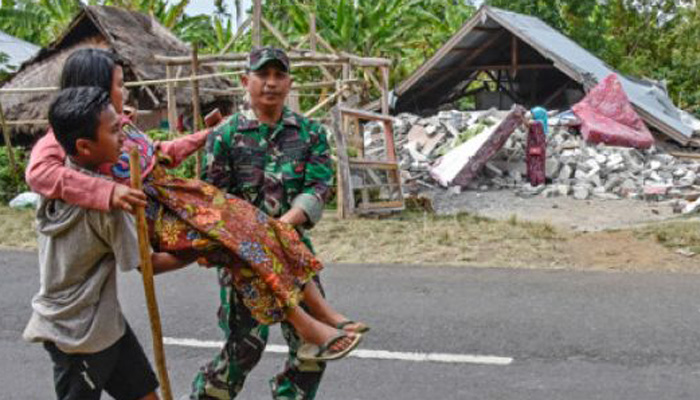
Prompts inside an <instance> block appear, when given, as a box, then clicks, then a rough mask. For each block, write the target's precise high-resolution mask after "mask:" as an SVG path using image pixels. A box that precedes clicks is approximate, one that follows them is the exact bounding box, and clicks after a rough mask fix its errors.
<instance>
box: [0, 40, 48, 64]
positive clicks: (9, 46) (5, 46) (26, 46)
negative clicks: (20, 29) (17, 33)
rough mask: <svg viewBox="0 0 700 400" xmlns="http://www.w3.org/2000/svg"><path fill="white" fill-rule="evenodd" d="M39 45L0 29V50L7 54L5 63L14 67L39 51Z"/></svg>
mask: <svg viewBox="0 0 700 400" xmlns="http://www.w3.org/2000/svg"><path fill="white" fill-rule="evenodd" d="M39 49H40V47H39V46H36V45H33V44H31V43H29V42H25V41H24V40H22V39H17V38H16V37H14V36H10V35H8V34H7V33H5V32H3V31H0V52H2V53H5V54H7V56H8V57H9V60H8V61H7V64H9V65H11V66H12V67H14V68H15V69H16V68H17V67H19V66H20V65H21V64H22V63H23V62H25V61H26V60H28V59H29V58H31V57H32V56H33V55H34V54H36V53H37V52H38V51H39Z"/></svg>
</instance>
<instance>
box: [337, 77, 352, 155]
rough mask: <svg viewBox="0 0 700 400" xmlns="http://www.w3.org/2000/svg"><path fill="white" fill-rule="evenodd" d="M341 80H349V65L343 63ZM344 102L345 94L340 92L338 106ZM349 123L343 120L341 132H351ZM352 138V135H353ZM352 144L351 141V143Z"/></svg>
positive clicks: (345, 119)
mask: <svg viewBox="0 0 700 400" xmlns="http://www.w3.org/2000/svg"><path fill="white" fill-rule="evenodd" d="M341 73H342V78H341V79H342V80H343V81H347V80H348V79H350V63H343V69H342V72H341ZM343 101H345V93H343V92H341V94H340V97H338V104H340V103H342V102H343ZM350 122H351V121H349V120H348V119H347V118H343V125H342V127H343V132H351V130H350ZM353 136H354V135H353ZM355 140H356V139H354V140H353V141H355ZM351 142H352V141H351Z"/></svg>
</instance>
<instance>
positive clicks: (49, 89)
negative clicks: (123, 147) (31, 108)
mask: <svg viewBox="0 0 700 400" xmlns="http://www.w3.org/2000/svg"><path fill="white" fill-rule="evenodd" d="M191 60H192V59H191V58H190V63H191V62H192V61H191ZM241 65H243V64H241ZM304 66H307V65H304ZM308 66H310V65H308ZM166 72H167V70H166ZM241 74H243V71H227V72H217V73H215V74H202V75H196V76H186V77H183V78H170V79H168V78H166V79H152V80H145V81H131V82H125V83H124V86H125V87H128V88H132V87H141V86H149V85H150V86H156V85H167V84H168V83H181V82H192V81H201V80H204V79H211V78H218V77H224V76H234V75H241ZM59 89H60V88H59V87H58V86H44V87H33V88H1V89H0V94H30V93H50V92H57V91H58V90H59Z"/></svg>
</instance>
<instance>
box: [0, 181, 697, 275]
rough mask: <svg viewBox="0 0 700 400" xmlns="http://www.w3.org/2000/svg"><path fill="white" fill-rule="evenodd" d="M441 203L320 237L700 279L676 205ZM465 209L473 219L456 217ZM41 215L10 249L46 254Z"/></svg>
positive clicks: (7, 218)
mask: <svg viewBox="0 0 700 400" xmlns="http://www.w3.org/2000/svg"><path fill="white" fill-rule="evenodd" d="M435 204H436V205H437V206H438V210H439V211H440V212H441V213H442V214H443V215H433V214H428V213H422V212H404V213H402V214H398V215H392V216H385V217H381V218H379V217H373V218H352V219H348V220H339V219H338V218H337V217H336V213H335V212H334V211H327V212H326V213H325V215H324V218H323V220H322V221H321V223H320V224H319V225H318V226H317V227H316V228H315V229H314V230H312V231H311V237H312V240H313V243H314V246H315V248H316V250H317V253H318V254H319V257H320V258H321V260H322V261H324V262H328V263H384V264H421V265H454V266H465V265H468V266H481V267H509V268H540V269H542V268H544V269H577V270H608V271H679V272H686V273H688V272H690V273H700V218H698V217H695V218H683V219H679V218H678V217H675V216H674V215H673V214H672V212H671V209H670V206H669V205H667V204H666V205H664V204H659V203H645V202H642V201H634V200H624V201H622V200H621V201H594V200H592V201H589V202H586V201H576V200H572V199H543V198H540V197H535V198H530V199H521V198H518V197H516V196H514V195H513V194H511V193H509V192H488V193H481V194H479V193H476V192H467V193H463V194H461V195H459V196H451V197H445V198H443V199H440V198H438V199H436V203H435ZM450 207H452V208H451V209H450ZM457 207H459V208H461V209H462V210H469V211H470V213H464V212H460V213H453V214H451V215H447V214H448V211H450V210H451V211H454V210H455V209H457ZM33 214H34V212H33V211H32V210H11V209H9V208H7V207H0V231H2V232H3V233H4V234H3V235H0V247H12V248H18V247H19V248H26V249H33V248H36V240H35V238H36V234H35V232H34V227H33V218H34V216H33ZM669 220H670V222H669ZM679 252H682V253H684V254H685V255H682V254H680V253H679ZM695 254H698V255H695Z"/></svg>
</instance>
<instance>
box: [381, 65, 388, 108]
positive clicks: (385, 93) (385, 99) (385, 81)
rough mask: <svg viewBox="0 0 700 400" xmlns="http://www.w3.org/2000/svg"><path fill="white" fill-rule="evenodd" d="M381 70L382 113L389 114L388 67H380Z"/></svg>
mask: <svg viewBox="0 0 700 400" xmlns="http://www.w3.org/2000/svg"><path fill="white" fill-rule="evenodd" d="M381 71H382V114H384V115H389V67H381Z"/></svg>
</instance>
